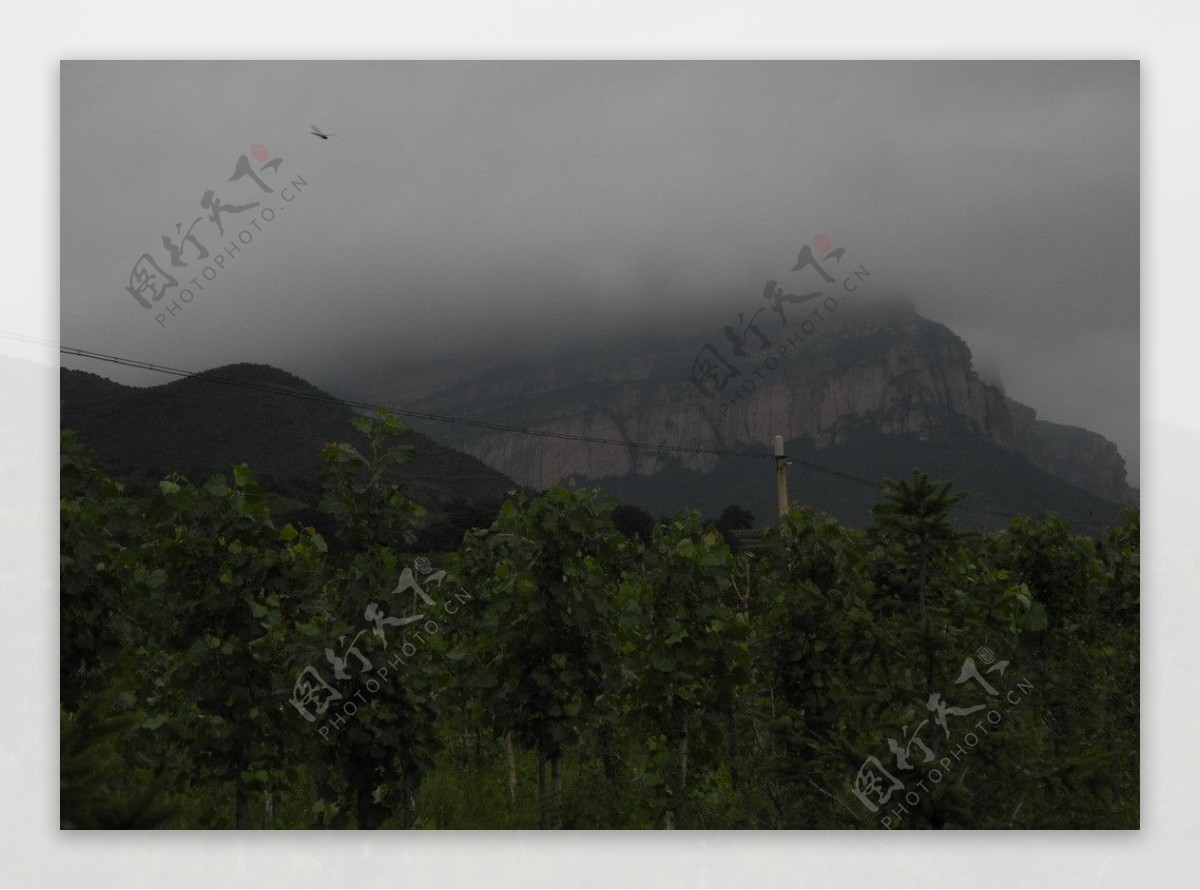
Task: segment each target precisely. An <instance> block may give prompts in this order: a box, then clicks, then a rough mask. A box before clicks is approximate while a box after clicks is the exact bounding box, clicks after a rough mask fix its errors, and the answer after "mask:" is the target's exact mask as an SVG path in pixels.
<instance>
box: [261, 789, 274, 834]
mask: <svg viewBox="0 0 1200 890" xmlns="http://www.w3.org/2000/svg"><path fill="white" fill-rule="evenodd" d="M274 827H275V792H274V791H264V792H263V828H265V829H267V830H268V831H269V830H271V829H272V828H274Z"/></svg>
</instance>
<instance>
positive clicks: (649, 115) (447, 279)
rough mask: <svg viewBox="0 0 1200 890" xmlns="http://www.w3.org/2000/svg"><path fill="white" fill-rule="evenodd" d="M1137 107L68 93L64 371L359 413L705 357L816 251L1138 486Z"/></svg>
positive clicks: (1002, 88) (362, 92) (796, 89)
mask: <svg viewBox="0 0 1200 890" xmlns="http://www.w3.org/2000/svg"><path fill="white" fill-rule="evenodd" d="M1139 92H1140V84H1139V66H1138V63H1137V62H1122V61H1105V62H1081V61H1071V62H1024V61H1010V62H894V63H881V62H776V63H772V62H746V63H740V62H702V63H690V62H669V63H666V62H663V63H655V62H603V63H580V62H572V63H555V62H522V63H517V62H473V63H465V62H430V63H425V62H340V63H335V62H204V63H198V62H197V63H191V62H70V63H63V65H62V68H61V121H62V128H61V252H60V257H61V273H62V274H61V342H62V343H63V344H64V345H67V346H75V347H80V348H84V349H89V350H94V351H97V352H104V353H109V354H115V355H120V356H125V357H131V358H135V359H139V360H142V361H149V362H156V363H161V364H166V365H170V366H173V367H179V368H187V369H192V370H202V369H205V368H210V367H214V366H217V365H222V364H227V363H231V362H240V361H254V362H263V363H267V364H272V365H276V366H278V367H281V368H284V369H285V370H288V371H291V372H293V373H296V374H299V375H300V376H302V377H305V378H306V379H309V380H311V381H312V382H314V383H316V384H318V385H320V386H322V387H323V388H325V389H327V390H329V391H332V392H335V393H337V394H339V395H347V396H350V395H352V393H350V392H347V391H346V389H347V388H348V387H352V386H353V385H354V382H355V381H361V380H362V379H363V377H364V375H369V374H373V373H377V374H387V373H396V370H395V369H396V368H397V367H400V366H403V365H404V364H405V363H414V362H417V363H425V364H427V365H428V364H432V365H433V366H434V367H435V369H436V368H444V369H445V372H446V373H447V374H451V373H454V371H455V369H461V368H468V367H471V366H473V365H475V364H477V363H479V362H481V361H483V362H486V361H499V360H502V359H513V360H515V359H521V358H526V357H531V356H536V355H537V354H539V353H540V352H541V351H544V350H547V349H556V348H561V347H563V346H569V345H570V344H572V343H575V342H578V341H583V340H587V339H588V338H590V337H594V336H596V335H597V334H600V333H604V334H606V335H610V334H612V333H617V334H620V333H623V332H629V333H630V334H634V333H636V334H637V335H638V336H639V337H640V336H643V335H645V334H646V333H648V332H650V333H653V332H656V331H661V332H662V333H664V334H670V335H672V336H674V335H676V334H686V333H688V332H690V331H702V330H709V329H711V328H712V327H714V326H715V325H721V324H726V323H729V322H731V321H733V320H734V319H735V317H736V314H737V312H739V311H741V310H743V309H744V308H745V307H746V305H747V303H748V301H749V303H750V304H751V305H753V303H755V302H757V301H759V300H760V299H761V297H760V294H761V291H762V287H763V283H764V282H765V280H766V279H768V278H780V277H781V276H782V275H783V274H786V272H787V271H788V270H789V269H790V268H791V265H792V263H794V262H795V256H796V253H797V251H798V249H799V247H800V246H801V245H803V244H804V243H807V242H809V241H810V240H811V239H812V238H813V237H814V236H816V235H818V234H826V235H828V236H829V237H830V238H831V239H832V240H833V242H835V243H836V244H837V245H839V246H845V247H846V248H847V255H848V256H850V257H853V259H854V261H855V262H861V263H863V264H865V265H867V266H868V267H869V268H870V271H871V274H872V281H873V286H875V287H876V288H878V291H879V293H880V294H881V295H891V294H895V295H902V296H906V297H908V298H909V299H911V300H912V301H913V303H914V305H915V306H916V308H917V310H918V311H919V312H921V313H922V314H923V315H925V316H927V317H929V318H931V319H933V320H935V321H938V322H941V323H943V324H945V325H947V326H948V327H950V328H951V329H952V330H954V331H955V332H956V333H957V334H959V335H960V336H961V337H963V339H964V340H966V342H967V343H968V344H969V346H970V347H971V349H972V352H973V354H974V356H975V360H976V367H977V369H978V370H979V371H980V372H981V373H982V374H983V375H984V376H985V378H986V379H989V380H991V381H994V382H1000V383H1001V384H1002V385H1003V386H1004V389H1005V391H1006V392H1007V393H1008V395H1009V396H1011V397H1013V398H1015V399H1017V400H1019V401H1022V402H1024V403H1026V404H1028V405H1031V406H1032V407H1034V408H1035V409H1037V411H1038V414H1039V416H1040V417H1042V418H1043V419H1045V420H1051V421H1055V422H1059V423H1068V424H1074V425H1078V426H1083V427H1086V428H1088V429H1092V430H1095V431H1096V432H1099V433H1102V434H1103V435H1105V436H1107V437H1109V438H1110V439H1112V440H1114V441H1115V442H1116V443H1117V444H1118V446H1119V448H1120V450H1121V453H1122V455H1124V456H1125V458H1126V460H1127V462H1128V463H1129V468H1130V475H1131V481H1132V482H1133V483H1134V484H1137V482H1138V476H1139V472H1138V471H1139V466H1138V463H1139V449H1138V445H1139V439H1138V436H1139V402H1138V398H1139V333H1140V332H1139V317H1140V316H1139V309H1140V307H1139V290H1138V288H1139V235H1140V232H1139V205H1140V197H1139V130H1140V122H1139V115H1140V102H1139ZM313 124H315V125H317V126H318V127H319V128H321V129H322V130H323V131H324V132H326V133H329V134H332V135H331V138H330V139H328V140H321V139H318V138H316V137H314V136H313V135H311V133H310V126H311V125H313ZM253 147H257V150H255V149H254V148H253ZM242 156H246V157H247V163H246V166H245V168H244V169H247V170H250V171H252V172H253V173H254V174H255V176H257V177H258V178H259V180H261V182H262V184H263V186H264V187H265V188H270V189H271V191H270V192H266V191H264V190H263V188H260V187H259V186H258V185H257V184H256V183H255V181H254V180H253V179H252V178H251V177H250V176H248V175H243V176H241V177H239V178H237V179H234V180H233V181H230V179H231V177H234V175H235V173H236V172H237V170H238V167H237V163H238V159H239V158H240V157H242ZM256 158H261V161H260V160H258V159H256ZM274 162H278V163H277V165H275V166H264V165H267V164H273V163H274ZM301 183H302V184H301ZM285 187H286V190H285ZM209 191H211V192H212V193H213V194H212V196H211V198H210V200H209V201H208V202H207V203H208V204H209V205H210V206H209V207H207V208H206V207H205V206H203V205H204V204H205V200H204V198H205V195H206V193H208V192H209ZM213 199H215V200H216V202H217V203H218V204H219V205H220V206H222V207H224V208H227V209H225V210H223V211H222V213H221V214H220V219H221V227H222V229H223V230H224V231H223V232H219V231H218V230H217V225H216V224H215V223H214V222H213V221H212V220H211V219H210V209H211V204H212V200H213ZM255 202H257V206H253V207H247V205H252V204H255ZM240 207H245V208H246V209H242V210H238V209H237V208H240ZM268 217H270V218H269V219H268ZM197 220H199V221H198V222H196V221H197ZM193 223H195V224H194V225H193ZM177 224H179V225H180V231H181V232H186V231H187V230H188V229H189V227H191V231H192V233H193V234H194V235H195V241H188V242H182V252H181V254H180V257H179V260H180V262H184V263H186V264H187V265H186V266H180V267H174V266H172V265H171V262H170V255H169V253H168V252H167V250H166V249H165V248H164V247H163V241H162V238H163V236H164V235H169V236H171V237H172V238H173V239H174V240H175V241H176V243H180V242H181V239H180V236H179V235H178V234H176V232H177V230H176V226H177ZM239 238H240V241H239ZM247 238H248V239H249V240H247ZM196 243H199V244H201V245H203V247H204V249H205V250H207V251H208V252H209V256H208V257H207V258H206V259H204V260H201V259H200V258H199V250H198V248H197V247H196V246H195V245H196ZM143 254H149V255H150V256H151V258H152V259H153V260H154V261H155V263H156V264H157V265H158V267H159V269H161V270H162V271H163V272H165V273H167V274H169V275H171V277H172V278H173V279H174V280H175V281H176V282H177V286H176V287H175V288H168V290H167V292H166V296H165V297H164V298H163V300H162V302H161V303H155V302H154V301H153V298H152V296H151V295H150V294H148V293H143V294H142V297H143V299H146V300H147V302H150V303H151V307H150V308H146V307H143V306H142V305H140V304H139V302H138V300H137V299H136V298H135V297H134V296H133V295H132V294H131V293H129V291H128V290H127V286H128V285H129V284H130V276H131V273H132V272H133V270H134V267H135V264H137V263H138V262H139V258H140V257H141V256H142V255H143ZM218 256H219V257H221V263H222V264H220V265H216V258H217V257H218ZM205 267H208V268H209V271H210V272H211V273H212V275H211V277H208V278H206V277H204V275H205V274H206V273H203V269H204V268H205ZM143 268H146V267H145V266H144V265H143ZM185 273H186V274H185ZM193 279H195V281H196V284H195V285H192V284H191V283H190V282H191V281H192V280H193ZM185 289H187V290H188V291H189V293H190V297H189V299H188V300H187V302H183V303H181V302H179V301H180V296H181V295H184V290H185ZM173 302H174V303H175V304H176V305H177V306H179V307H180V308H178V309H177V310H176V312H175V314H174V315H167V314H166V311H165V307H166V306H167V305H169V304H171V303H173ZM160 315H161V316H165V318H159V316H160ZM160 322H161V323H160ZM64 364H67V365H68V366H69V367H79V368H82V369H84V370H89V371H93V372H96V373H101V374H104V375H106V376H111V377H113V378H114V379H118V380H122V381H125V382H131V383H157V382H163V380H164V378H162V377H160V376H158V375H152V374H150V373H148V372H136V371H131V370H129V369H123V368H120V367H117V366H114V365H108V364H97V363H95V362H92V361H87V360H82V359H79V360H74V359H64Z"/></svg>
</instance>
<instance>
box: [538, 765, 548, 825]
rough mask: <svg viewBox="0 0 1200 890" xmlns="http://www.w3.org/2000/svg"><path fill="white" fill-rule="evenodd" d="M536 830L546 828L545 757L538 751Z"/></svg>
mask: <svg viewBox="0 0 1200 890" xmlns="http://www.w3.org/2000/svg"><path fill="white" fill-rule="evenodd" d="M537 771H538V828H545V827H546V755H545V754H543V753H542V752H541V751H538V756H537Z"/></svg>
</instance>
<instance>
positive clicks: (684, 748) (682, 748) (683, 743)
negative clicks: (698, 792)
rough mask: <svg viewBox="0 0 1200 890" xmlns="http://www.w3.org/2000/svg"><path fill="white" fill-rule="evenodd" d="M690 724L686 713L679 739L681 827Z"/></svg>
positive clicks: (685, 794) (679, 818)
mask: <svg viewBox="0 0 1200 890" xmlns="http://www.w3.org/2000/svg"><path fill="white" fill-rule="evenodd" d="M688 722H689V721H688V715H687V713H686V712H685V713H684V715H683V735H682V736H681V737H680V739H679V803H678V804H677V806H678V809H679V815H678V820H679V825H680V827H682V826H683V821H684V816H683V808H684V802H685V801H686V800H687V779H688ZM670 815H671V816H672V822H674V821H675V820H674V816H675V814H674V813H671V814H670Z"/></svg>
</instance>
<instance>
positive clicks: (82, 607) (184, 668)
mask: <svg viewBox="0 0 1200 890" xmlns="http://www.w3.org/2000/svg"><path fill="white" fill-rule="evenodd" d="M354 423H355V426H356V428H357V431H358V433H359V434H360V436H361V441H362V442H363V443H364V444H362V445H361V447H356V446H355V445H352V444H349V443H346V442H340V443H339V442H329V443H327V444H326V445H325V446H324V448H323V450H322V452H321V458H322V467H323V469H322V471H321V474H320V484H321V491H322V493H323V496H322V500H321V503H320V519H319V523H317V522H314V524H312V525H304V526H301V527H297V525H295V524H292V523H282V522H277V521H276V520H274V519H273V518H272V515H271V512H270V510H269V509H268V507H267V503H268V500H267V497H268V495H267V492H266V491H264V488H263V486H262V485H260V483H259V482H258V481H256V479H255V476H254V474H253V473H252V471H251V469H250V468H249V467H247V466H245V465H239V466H237V467H235V468H234V469H233V471H232V475H226V476H215V477H213V478H210V479H207V480H203V481H202V480H198V479H197V480H193V479H188V478H185V477H184V476H182V475H179V474H172V475H168V476H166V478H164V479H162V480H161V482H160V483H159V484H158V486H157V487H156V488H155V489H154V490H153V491H152V492H148V493H146V494H144V495H143V494H139V493H137V492H131V491H129V490H127V489H126V488H124V487H123V486H122V485H121V484H120V483H118V482H115V481H114V480H113V479H111V478H109V477H108V476H107V475H106V474H105V473H104V472H103V471H102V470H101V469H100V468H98V466H97V465H96V463H95V460H94V458H93V456H92V455H91V454H90V452H88V450H87V449H85V448H83V447H82V446H81V445H79V444H78V443H77V441H76V440H75V438H74V436H73V434H71V433H70V432H64V435H63V442H62V481H61V512H62V527H61V531H62V535H61V541H62V544H61V546H62V562H61V598H62V624H61V671H62V673H61V679H62V796H61V802H62V807H61V819H62V824H63V825H64V826H65V827H251V828H258V827H276V828H282V827H288V828H292V827H327V828H532V827H539V826H541V827H564V828H610V827H611V828H670V827H674V828H860V827H861V828H884V827H888V828H1133V827H1137V825H1138V813H1139V806H1138V788H1139V785H1138V700H1137V693H1138V608H1139V607H1138V602H1139V600H1138V597H1139V582H1138V546H1139V541H1138V534H1139V531H1138V514H1137V512H1136V510H1131V511H1128V512H1126V513H1124V514H1122V516H1121V518H1120V521H1119V523H1116V524H1114V526H1113V527H1112V528H1111V529H1109V530H1108V531H1106V532H1105V533H1104V534H1103V535H1102V536H1098V537H1094V538H1088V537H1083V536H1080V535H1076V534H1074V533H1072V531H1071V530H1070V528H1069V527H1068V526H1067V524H1066V523H1065V522H1064V521H1063V520H1062V519H1061V518H1058V517H1055V516H1053V515H1048V516H1044V517H1042V518H1039V519H1029V518H1024V517H1018V518H1015V519H1013V520H1012V522H1011V523H1010V525H1009V526H1008V528H1007V529H1006V530H1004V531H1001V532H992V533H987V534H972V535H964V534H963V533H961V532H960V531H958V530H956V528H955V527H954V525H953V524H952V523H951V522H950V521H949V518H948V517H949V515H950V511H951V510H952V509H953V506H954V504H955V502H956V500H957V498H958V497H960V496H959V495H956V494H954V493H952V492H951V491H950V488H949V486H948V485H946V484H942V483H936V482H934V481H932V480H930V479H928V478H927V477H925V476H923V475H921V474H919V473H914V474H913V475H912V476H911V477H908V478H905V479H902V480H900V481H895V482H889V483H888V484H887V485H885V487H884V489H883V491H882V493H881V497H880V501H879V503H878V504H877V505H876V506H875V508H874V511H873V520H872V523H871V525H870V527H869V528H868V529H867V530H866V531H857V530H854V529H851V528H848V527H846V526H843V525H841V524H839V523H838V522H837V521H835V520H833V519H831V518H828V517H822V516H817V515H814V514H813V513H811V512H808V511H803V510H795V511H793V512H792V513H791V514H790V515H789V516H788V517H786V519H785V520H784V521H782V522H781V523H780V524H779V525H778V526H777V527H775V528H773V529H771V530H770V531H768V532H767V533H765V534H760V535H755V534H749V536H747V535H748V533H746V532H744V531H739V530H740V529H741V528H742V527H743V526H745V525H746V524H747V517H746V516H745V515H744V511H742V512H739V511H727V513H726V515H724V516H723V517H722V521H721V523H720V527H719V528H718V527H717V526H713V525H710V524H707V523H705V522H704V521H702V519H701V518H700V515H699V514H698V513H696V512H683V513H680V514H678V515H677V516H675V517H674V518H673V519H670V520H668V521H663V522H658V523H654V524H651V523H650V521H649V518H648V517H646V516H645V515H644V514H639V513H637V512H636V511H630V510H623V511H617V515H616V517H615V519H614V508H615V506H616V505H615V504H614V503H613V502H612V501H610V500H606V499H604V498H601V497H600V496H599V495H598V494H596V493H595V492H593V491H589V490H577V489H566V488H557V489H554V490H551V491H549V492H546V493H544V494H542V495H541V496H536V497H535V496H531V495H528V494H518V495H515V496H514V497H513V498H511V499H510V500H508V501H507V502H505V503H504V505H503V506H502V507H501V508H500V510H499V512H498V515H496V518H495V519H494V521H491V522H490V523H489V524H488V525H486V526H481V527H479V528H475V529H474V530H472V531H470V532H468V533H467V534H465V535H464V536H463V537H462V539H461V540H459V541H454V542H450V543H449V544H448V545H447V546H446V548H445V549H444V550H442V551H439V552H430V551H428V550H422V549H420V547H419V546H418V542H419V541H420V538H421V535H422V534H423V533H424V532H425V527H424V523H425V522H426V521H427V519H428V517H427V516H426V515H424V511H423V510H422V508H421V507H419V506H417V505H416V504H415V503H413V502H412V501H411V500H410V499H409V498H408V496H407V495H406V493H405V491H404V489H403V488H401V487H400V486H399V485H397V484H396V483H394V482H392V481H389V479H391V478H393V476H392V475H391V474H390V473H389V470H390V468H392V467H394V466H395V464H396V463H397V462H400V461H403V460H404V458H405V450H404V448H403V447H398V443H399V442H400V437H401V434H402V426H401V424H400V423H399V422H398V421H396V420H395V419H393V418H391V417H389V416H387V415H381V416H380V417H379V418H377V419H368V418H357V419H355V421H354ZM617 522H619V523H620V529H623V530H619V528H618V525H617ZM735 535H737V536H738V537H736V543H737V548H736V550H735V549H733V548H731V546H730V540H732V539H733V536H735ZM972 739H974V741H972ZM901 786H902V787H901Z"/></svg>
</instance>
